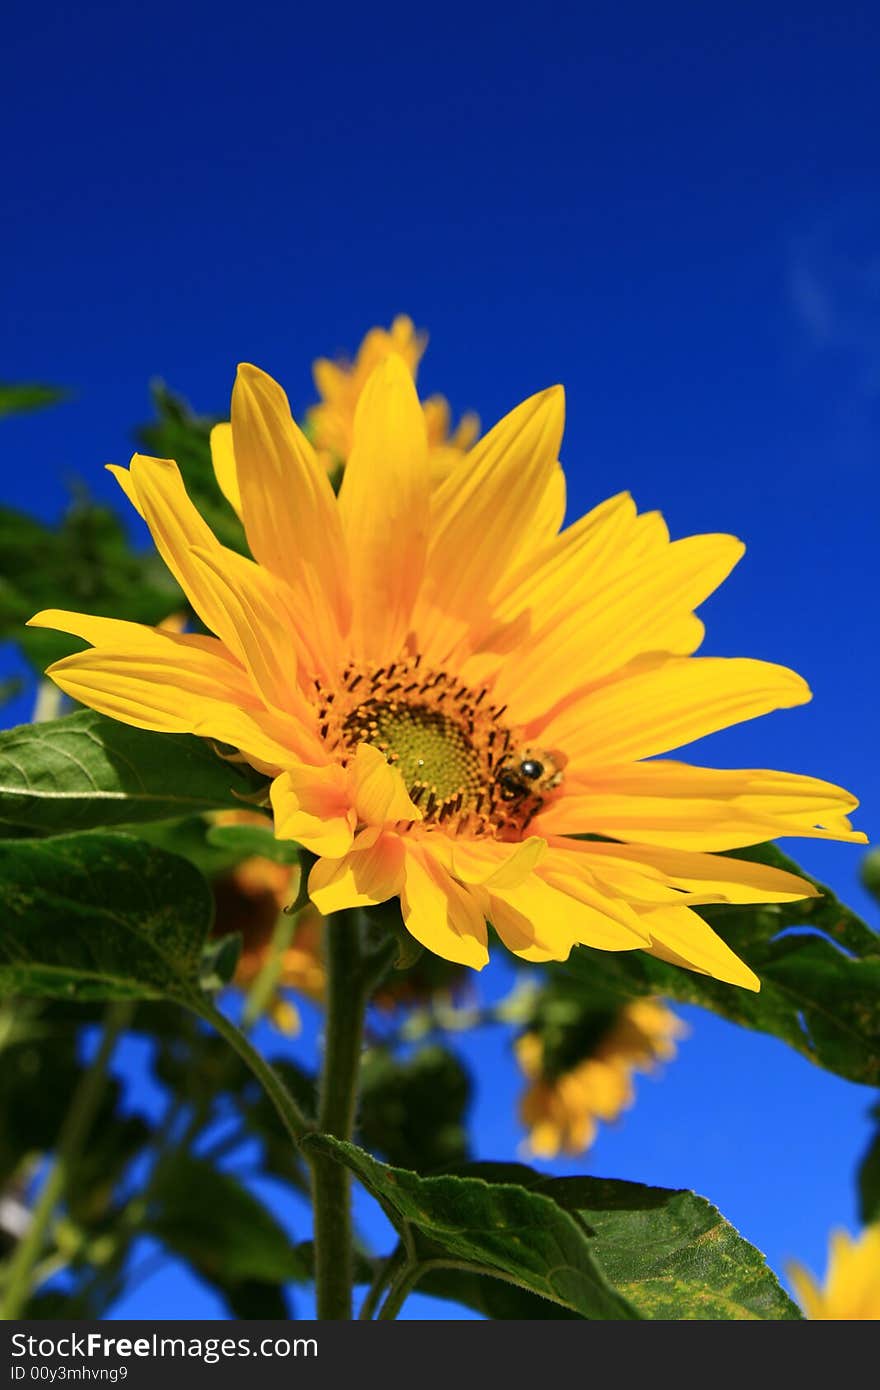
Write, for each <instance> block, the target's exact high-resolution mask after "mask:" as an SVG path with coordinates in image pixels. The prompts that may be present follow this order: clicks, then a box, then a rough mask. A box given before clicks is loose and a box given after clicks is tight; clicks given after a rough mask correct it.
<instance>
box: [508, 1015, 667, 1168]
mask: <svg viewBox="0 0 880 1390" xmlns="http://www.w3.org/2000/svg"><path fill="white" fill-rule="evenodd" d="M597 1023H598V1027H596V1028H594V1029H592V1043H591V1046H590V1051H589V1055H588V1056H581V1057H580V1058H579V1059H578V1060H577V1061H576V1062H574V1063H572V1064H568V1065H564V1066H562V1067H560V1066H559V1065H558V1064H557V1065H553V1064H552V1062H551V1059H550V1058H548V1056H547V1050H546V1047H545V1042H544V1039H543V1038H542V1036H541V1034H540V1033H537V1032H534V1031H532V1032H526V1033H524V1034H523V1035H522V1036H521V1037H520V1038H518V1039H517V1042H516V1046H515V1051H516V1059H517V1062H518V1063H519V1066H520V1070H521V1071H522V1072H523V1074H524V1075H525V1077H526V1079H527V1081H528V1085H527V1087H526V1090H525V1092H524V1093H523V1096H522V1099H521V1101H520V1119H521V1120H522V1123H523V1124H524V1125H525V1127H526V1129H527V1131H528V1146H529V1148H530V1150H531V1151H532V1153H534V1154H536V1155H537V1156H538V1157H539V1158H555V1157H556V1156H557V1155H558V1154H559V1153H566V1154H571V1155H575V1154H580V1153H584V1152H586V1150H587V1149H588V1148H589V1147H590V1146H591V1144H592V1143H593V1142H594V1140H595V1138H596V1133H597V1130H598V1124H599V1121H605V1122H606V1123H608V1122H610V1121H611V1120H615V1119H617V1117H618V1116H619V1115H620V1113H621V1112H622V1111H623V1110H625V1109H626V1108H627V1107H628V1106H630V1105H632V1103H633V1100H634V1098H635V1093H634V1089H633V1073H634V1072H636V1071H644V1072H650V1071H653V1070H654V1069H655V1068H656V1066H657V1064H658V1062H661V1061H669V1060H671V1059H672V1058H673V1057H674V1056H675V1052H676V1047H675V1044H676V1041H677V1040H678V1039H679V1038H682V1037H684V1036H685V1034H686V1033H687V1029H686V1027H685V1025H684V1024H683V1023H682V1021H681V1019H680V1018H677V1017H676V1015H675V1014H674V1013H673V1012H672V1010H671V1009H668V1008H667V1007H666V1005H665V1004H664V1003H662V1001H661V1000H659V999H635V1000H632V1001H631V1002H630V1003H628V1004H626V1005H625V1006H624V1007H623V1008H622V1009H620V1010H619V1011H618V1013H617V1014H615V1015H613V1016H611V1017H608V1018H605V1017H602V1018H601V1019H599V1020H597Z"/></svg>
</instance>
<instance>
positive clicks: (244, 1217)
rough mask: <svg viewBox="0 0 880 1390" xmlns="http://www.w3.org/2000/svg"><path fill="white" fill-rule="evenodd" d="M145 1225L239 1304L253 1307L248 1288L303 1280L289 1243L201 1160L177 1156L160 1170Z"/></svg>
mask: <svg viewBox="0 0 880 1390" xmlns="http://www.w3.org/2000/svg"><path fill="white" fill-rule="evenodd" d="M146 1225H147V1228H148V1229H149V1230H150V1231H151V1232H152V1233H153V1234H154V1235H155V1236H157V1237H158V1238H159V1239H160V1240H161V1241H162V1242H163V1244H165V1245H166V1246H167V1247H168V1249H169V1250H173V1251H174V1253H175V1254H177V1255H179V1256H181V1257H182V1258H183V1259H185V1260H186V1261H188V1263H189V1264H191V1265H192V1267H193V1268H194V1269H195V1270H196V1271H197V1273H198V1274H200V1275H201V1276H202V1278H203V1279H207V1280H209V1281H210V1283H212V1284H214V1285H216V1286H217V1287H218V1288H219V1289H220V1290H221V1291H224V1292H232V1294H233V1296H234V1295H235V1294H236V1293H237V1297H238V1302H237V1307H242V1306H244V1304H245V1299H246V1298H247V1306H248V1307H251V1308H252V1307H253V1303H252V1298H253V1292H254V1290H253V1285H254V1284H257V1285H258V1286H259V1285H279V1284H285V1283H288V1282H289V1281H292V1280H297V1279H302V1278H304V1277H305V1271H304V1269H303V1264H302V1261H301V1260H300V1258H299V1255H298V1254H297V1250H296V1247H295V1245H294V1244H293V1242H292V1241H291V1240H290V1238H289V1237H288V1235H287V1232H286V1231H285V1230H284V1228H283V1227H282V1226H280V1225H279V1223H278V1222H277V1221H276V1220H275V1218H274V1216H272V1214H271V1213H270V1212H269V1211H268V1210H267V1208H266V1207H265V1206H264V1205H263V1203H262V1202H261V1201H260V1200H259V1198H257V1197H255V1196H254V1194H253V1193H252V1192H250V1191H248V1189H247V1188H246V1187H244V1185H243V1184H242V1183H241V1182H239V1180H238V1179H237V1178H235V1177H233V1176H232V1174H230V1173H223V1172H220V1171H219V1169H217V1168H215V1167H214V1166H213V1165H212V1164H211V1163H209V1162H207V1161H206V1160H205V1159H200V1158H194V1157H192V1156H190V1155H186V1154H184V1153H178V1154H176V1155H175V1156H174V1157H173V1158H172V1159H170V1160H169V1161H168V1162H166V1163H163V1164H162V1165H161V1167H160V1168H159V1170H158V1171H157V1173H156V1178H155V1185H154V1188H153V1193H152V1200H151V1204H150V1210H149V1213H148V1216H147V1221H146ZM248 1295H250V1297H247V1296H248ZM255 1315H257V1314H255V1313H254V1312H253V1311H251V1312H250V1314H249V1316H252V1317H253V1316H255ZM268 1315H269V1314H268V1313H263V1314H262V1316H268Z"/></svg>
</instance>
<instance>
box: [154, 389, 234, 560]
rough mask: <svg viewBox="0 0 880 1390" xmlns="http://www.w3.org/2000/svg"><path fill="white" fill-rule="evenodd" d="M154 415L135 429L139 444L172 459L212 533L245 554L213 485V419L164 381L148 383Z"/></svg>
mask: <svg viewBox="0 0 880 1390" xmlns="http://www.w3.org/2000/svg"><path fill="white" fill-rule="evenodd" d="M151 390H152V396H153V405H154V406H155V409H156V416H157V418H156V419H155V420H153V421H151V422H150V423H149V424H146V425H141V426H139V427H138V429H137V430H136V431H135V438H136V439H137V442H138V444H139V446H140V447H141V448H143V449H145V450H146V452H147V453H149V454H152V455H153V456H154V457H156V458H166V459H174V460H175V461H176V463H177V465H178V467H179V468H180V471H181V473H182V475H183V479H184V482H185V483H186V488H187V491H188V493H189V495H190V497H191V498H192V500H193V502H194V503H195V505H196V507H197V508H198V510H199V512H200V513H201V515H202V516H203V517H204V519H205V521H207V523H208V525H209V526H210V527H211V530H212V531H213V532H214V535H215V536H217V537H218V538H219V539H220V540H221V541H222V542H223V544H224V545H228V546H231V547H232V549H233V550H238V551H241V552H242V553H243V554H245V553H247V542H246V541H245V536H244V530H243V528H242V525H241V522H240V521H239V519H238V517H237V516H236V515H235V512H234V511H233V510H232V508H231V507H230V505H229V503H228V502H227V501H226V498H225V497H224V496H223V493H222V492H221V491H220V488H219V487H218V485H217V479H216V478H215V476H214V466H213V464H212V462H211V443H210V440H211V428H212V426H213V425H215V424H216V423H217V421H216V419H214V418H210V417H207V416H202V415H196V414H195V412H194V411H193V410H192V409H191V408H190V406H189V405H188V404H187V402H186V401H185V400H184V399H183V398H182V397H181V396H177V395H175V393H174V392H173V391H170V390H169V389H168V387H167V386H166V385H165V384H164V382H161V381H156V382H153V384H152V388H151Z"/></svg>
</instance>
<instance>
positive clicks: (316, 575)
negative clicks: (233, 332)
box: [232, 363, 350, 638]
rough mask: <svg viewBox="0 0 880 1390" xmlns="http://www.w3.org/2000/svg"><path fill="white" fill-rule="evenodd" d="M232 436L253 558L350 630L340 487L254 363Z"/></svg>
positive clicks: (336, 625) (317, 613)
mask: <svg viewBox="0 0 880 1390" xmlns="http://www.w3.org/2000/svg"><path fill="white" fill-rule="evenodd" d="M232 438H233V445H234V449H235V462H236V474H237V478H238V486H239V488H240V491H241V506H242V516H243V518H244V525H245V530H246V532H247V537H248V543H249V545H250V547H251V551H252V552H253V555H254V558H255V559H256V560H258V561H259V563H260V564H261V565H265V566H266V568H267V569H269V570H271V572H272V573H273V574H277V575H278V576H279V578H281V579H284V580H285V581H286V582H287V583H288V584H289V585H290V588H291V590H292V591H293V593H294V594H296V595H298V596H300V597H301V600H302V602H303V604H304V605H305V607H306V610H307V611H308V612H310V613H311V614H312V618H313V621H315V623H316V624H318V625H320V626H321V627H322V628H323V627H325V626H328V625H332V627H333V629H335V632H336V633H339V632H344V631H345V630H346V627H347V625H348V620H349V607H350V600H349V595H348V576H347V565H346V557H345V546H344V543H343V539H342V528H341V525H340V518H339V510H338V508H337V506H336V499H335V498H334V496H333V489H332V488H331V486H330V483H329V480H328V478H327V473H326V470H325V469H324V468H322V467H321V465H320V464H319V463H318V460H317V459H316V457H315V451H314V449H313V448H312V446H311V444H310V443H309V441H308V440H307V439H306V437H305V435H304V434H303V432H302V430H300V429H299V428H298V426H297V425H296V424H295V422H294V420H293V418H292V416H291V414H290V406H289V405H288V401H287V397H286V395H285V394H284V392H283V391H282V389H281V387H280V386H279V385H278V383H277V382H276V381H273V380H272V378H271V377H270V376H267V375H266V373H265V372H261V371H260V369H259V368H258V367H253V366H251V365H250V364H249V363H242V364H241V366H240V367H239V369H238V375H237V377H236V381H235V387H234V389H233V392H232ZM327 635H328V638H329V636H330V633H329V632H328V634H327Z"/></svg>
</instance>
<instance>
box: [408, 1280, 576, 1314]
mask: <svg viewBox="0 0 880 1390" xmlns="http://www.w3.org/2000/svg"><path fill="white" fill-rule="evenodd" d="M418 1287H419V1293H427V1294H431V1295H432V1296H433V1297H434V1298H446V1299H449V1300H450V1302H452V1303H462V1304H464V1306H465V1308H473V1310H474V1312H475V1313H481V1314H482V1316H483V1317H484V1318H491V1319H492V1320H493V1321H504V1322H507V1321H509V1322H544V1321H547V1320H551V1321H556V1322H580V1321H581V1320H582V1319H581V1317H580V1315H579V1314H578V1313H573V1312H572V1311H571V1310H570V1309H569V1308H563V1307H562V1306H561V1305H560V1304H558V1303H551V1302H550V1301H549V1299H546V1298H541V1297H540V1295H538V1294H536V1293H529V1291H528V1290H527V1289H521V1288H519V1287H518V1286H517V1285H516V1284H505V1283H503V1282H502V1280H501V1279H490V1278H489V1277H488V1276H487V1275H485V1274H474V1273H473V1272H472V1271H471V1270H469V1269H431V1270H429V1271H428V1273H427V1274H426V1275H424V1277H423V1278H421V1279H420V1280H419V1286H418Z"/></svg>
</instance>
